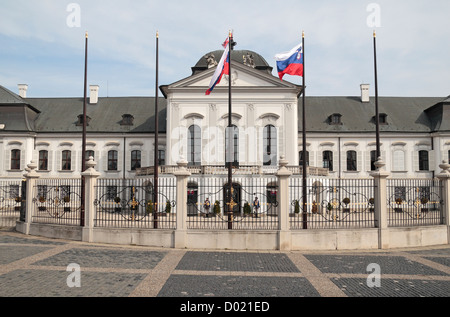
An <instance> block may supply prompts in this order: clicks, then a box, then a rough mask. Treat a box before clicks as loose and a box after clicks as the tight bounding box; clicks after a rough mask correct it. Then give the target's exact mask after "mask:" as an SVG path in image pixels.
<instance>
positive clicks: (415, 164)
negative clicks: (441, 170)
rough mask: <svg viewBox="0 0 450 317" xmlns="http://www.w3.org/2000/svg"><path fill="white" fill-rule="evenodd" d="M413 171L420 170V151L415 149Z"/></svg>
mask: <svg viewBox="0 0 450 317" xmlns="http://www.w3.org/2000/svg"><path fill="white" fill-rule="evenodd" d="M412 155H413V161H412V162H413V171H414V172H417V171H418V170H419V152H418V151H413V153H412Z"/></svg>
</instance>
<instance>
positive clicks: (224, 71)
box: [205, 38, 230, 96]
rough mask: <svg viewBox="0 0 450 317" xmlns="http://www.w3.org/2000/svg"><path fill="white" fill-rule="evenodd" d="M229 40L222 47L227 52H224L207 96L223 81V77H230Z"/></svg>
mask: <svg viewBox="0 0 450 317" xmlns="http://www.w3.org/2000/svg"><path fill="white" fill-rule="evenodd" d="M229 40H230V39H229V38H227V40H226V41H225V42H224V43H223V44H222V46H223V47H224V48H225V51H224V52H223V55H222V58H221V59H220V62H219V64H218V65H217V68H216V71H215V72H214V75H213V77H212V79H211V82H210V84H209V88H208V90H207V91H206V93H205V95H207V96H208V95H210V94H211V92H212V91H213V89H214V88H215V87H216V85H218V84H219V83H220V81H221V79H222V76H223V75H228V69H229V63H230V45H229Z"/></svg>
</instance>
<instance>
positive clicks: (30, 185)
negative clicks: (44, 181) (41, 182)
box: [21, 161, 40, 235]
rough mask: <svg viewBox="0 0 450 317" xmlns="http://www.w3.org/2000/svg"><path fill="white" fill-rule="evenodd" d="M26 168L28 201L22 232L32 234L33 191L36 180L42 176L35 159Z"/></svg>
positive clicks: (26, 202)
mask: <svg viewBox="0 0 450 317" xmlns="http://www.w3.org/2000/svg"><path fill="white" fill-rule="evenodd" d="M27 166H28V168H27V169H26V170H27V171H28V173H26V174H24V176H25V178H26V179H27V188H26V201H25V223H24V226H23V227H22V230H23V231H21V232H22V233H24V234H26V235H29V234H30V226H31V222H32V220H33V214H34V207H35V206H34V205H33V192H34V187H35V186H36V180H37V179H38V178H39V177H40V176H39V175H38V174H37V173H36V169H37V164H36V162H34V161H31V162H30V164H28V165H27Z"/></svg>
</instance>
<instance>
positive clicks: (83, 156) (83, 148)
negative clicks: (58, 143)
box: [80, 31, 88, 227]
mask: <svg viewBox="0 0 450 317" xmlns="http://www.w3.org/2000/svg"><path fill="white" fill-rule="evenodd" d="M87 62H88V32H87V31H86V43H85V52H84V99H83V134H82V145H81V172H84V171H86V126H87V124H86V104H87ZM85 201H86V195H85V177H84V176H81V214H80V225H81V227H84V223H85V218H84V217H85V205H86V204H85Z"/></svg>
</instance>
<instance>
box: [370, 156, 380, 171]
mask: <svg viewBox="0 0 450 317" xmlns="http://www.w3.org/2000/svg"><path fill="white" fill-rule="evenodd" d="M377 159H378V158H377V151H370V170H371V171H376V170H377V168H376V167H375V162H376V161H377Z"/></svg>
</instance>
